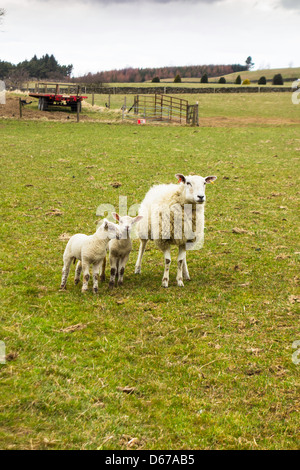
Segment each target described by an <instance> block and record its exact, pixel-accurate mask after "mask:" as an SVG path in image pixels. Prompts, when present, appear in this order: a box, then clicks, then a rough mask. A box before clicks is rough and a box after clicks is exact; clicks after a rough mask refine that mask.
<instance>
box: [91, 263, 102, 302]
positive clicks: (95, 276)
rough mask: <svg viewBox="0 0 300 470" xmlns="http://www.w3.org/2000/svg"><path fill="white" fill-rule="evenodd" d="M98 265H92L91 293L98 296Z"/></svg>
mask: <svg viewBox="0 0 300 470" xmlns="http://www.w3.org/2000/svg"><path fill="white" fill-rule="evenodd" d="M101 264H102V262H100V263H96V264H94V265H93V292H94V294H98V281H99V270H100V265H101Z"/></svg>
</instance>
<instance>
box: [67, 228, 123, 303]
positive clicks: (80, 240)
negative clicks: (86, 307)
mask: <svg viewBox="0 0 300 470" xmlns="http://www.w3.org/2000/svg"><path fill="white" fill-rule="evenodd" d="M120 236H121V233H120V230H119V227H118V225H116V224H113V223H112V222H109V221H108V220H107V219H104V220H103V222H102V224H101V225H100V227H99V228H98V229H97V230H96V232H95V233H94V234H93V235H85V234H83V233H77V234H76V235H73V236H72V237H71V238H70V240H69V241H68V243H67V246H66V249H65V252H64V255H63V261H64V266H63V270H62V279H61V286H60V288H61V289H65V288H66V284H67V279H68V276H69V272H70V266H71V264H72V261H74V263H75V261H76V259H77V260H79V261H78V263H77V266H76V270H75V284H78V282H79V281H80V274H81V271H83V285H82V292H86V291H87V290H88V282H89V279H90V269H89V268H90V265H91V264H92V265H93V292H94V293H95V294H96V293H97V292H98V279H99V269H100V266H101V265H102V264H103V260H104V259H105V257H106V250H107V246H108V243H109V241H110V240H111V239H112V238H120Z"/></svg>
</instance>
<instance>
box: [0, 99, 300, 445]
mask: <svg viewBox="0 0 300 470" xmlns="http://www.w3.org/2000/svg"><path fill="white" fill-rule="evenodd" d="M217 98H219V101H218V100H217ZM255 98H256V97H255ZM257 98H258V97H257ZM205 99H208V98H207V97H205ZM260 99H261V101H260V102H259V101H253V97H248V106H249V107H248V108H247V107H246V109H245V102H244V101H237V102H236V101H235V100H233V99H232V101H230V102H228V101H225V102H224V97H223V96H219V97H211V101H206V107H207V108H206V109H207V112H209V113H210V114H211V115H213V110H215V115H228V116H229V117H230V116H233V115H238V116H239V115H240V116H243V115H248V116H256V115H261V113H263V115H265V116H266V117H273V118H274V119H277V118H278V119H279V118H282V117H289V116H296V113H297V112H298V107H297V106H293V105H292V104H291V102H290V104H288V102H287V101H285V100H284V97H283V96H281V95H280V96H277V97H276V100H275V97H274V95H272V97H271V96H269V95H268V96H261V97H260ZM289 99H290V97H289ZM204 102H205V101H204ZM225 103H226V106H225ZM236 103H238V104H236ZM256 107H258V110H256ZM247 109H248V113H247ZM91 114H92V113H91ZM0 131H1V150H0V158H1V159H0V164H1V166H0V172H1V204H0V210H1V220H2V224H1V227H0V237H1V241H2V243H1V247H0V273H1V278H0V300H1V311H0V318H1V324H0V340H2V341H5V344H6V353H7V354H8V355H10V359H12V360H10V361H8V362H7V363H6V364H4V365H0V374H1V385H2V386H1V404H0V407H1V414H0V443H1V444H0V447H1V448H4V449H11V448H15V449H30V448H33V449H45V448H52V449H126V448H127V447H128V443H129V442H130V440H131V439H132V438H136V440H135V441H133V443H132V445H133V447H132V448H135V449H137V448H143V449H284V448H287V449H296V448H299V406H300V401H299V396H300V395H299V372H300V365H296V364H294V363H293V361H292V354H293V352H295V350H293V348H292V344H293V342H294V341H296V340H299V339H300V338H299V311H298V309H297V306H298V305H299V304H298V303H297V302H295V300H296V295H297V294H299V289H298V287H299V270H298V266H297V262H298V258H299V247H298V241H299V234H298V232H297V228H298V226H299V217H298V212H297V199H298V196H299V194H298V188H297V177H298V175H299V152H300V140H299V124H298V123H295V124H290V125H281V124H278V125H267V124H261V125H251V126H244V127H232V128H231V127H229V128H222V127H214V128H210V127H203V128H201V127H200V128H189V127H179V126H142V127H140V126H132V125H126V124H125V125H121V124H119V123H113V124H105V123H101V122H86V123H83V122H81V123H79V124H76V123H75V122H69V121H66V122H63V123H62V122H41V121H40V122H37V121H26V120H24V121H18V120H15V121H13V120H2V121H0ZM176 172H183V173H190V172H194V173H196V174H201V175H203V176H205V175H209V174H216V175H217V176H218V180H217V181H216V184H214V185H210V186H209V187H208V188H207V198H208V202H207V206H206V241H205V245H204V248H203V249H202V250H201V251H199V252H198V251H197V252H192V253H189V254H188V264H189V270H190V274H191V277H192V281H191V282H190V283H186V286H185V287H184V288H183V289H181V288H178V287H176V283H175V276H176V273H175V265H176V261H175V260H176V258H175V256H176V253H175V252H173V264H172V265H171V276H170V287H169V289H163V288H161V287H160V283H161V278H162V274H163V260H162V255H161V253H160V252H158V251H157V250H155V248H154V246H153V245H151V244H149V249H148V250H147V252H146V253H145V258H144V265H143V272H142V274H141V276H140V277H138V278H137V277H136V276H135V275H134V274H133V272H134V264H135V260H136V256H137V248H138V243H137V241H135V242H134V251H133V253H132V256H131V258H130V260H129V263H128V266H127V270H126V271H125V278H124V286H123V288H118V289H115V290H114V291H113V292H109V290H108V285H107V283H106V284H104V285H102V286H101V287H100V293H99V295H98V296H93V294H92V292H91V291H90V292H89V293H88V294H87V295H82V294H81V291H80V286H74V285H73V280H72V278H73V272H74V271H72V273H71V276H70V278H69V282H68V290H67V291H66V292H59V290H58V288H59V284H60V276H61V268H62V254H63V251H64V247H65V242H63V241H61V240H60V236H61V234H63V233H70V234H72V233H76V232H85V233H93V231H94V230H95V222H96V220H97V218H96V209H97V207H98V205H99V204H101V203H103V202H109V203H111V204H113V205H114V206H115V208H116V209H118V200H119V199H118V198H119V195H126V196H127V197H128V205H129V206H130V205H131V204H134V203H137V202H140V201H141V200H142V198H143V196H144V194H145V192H146V191H147V190H148V188H149V187H150V186H151V185H152V184H154V183H164V182H166V183H167V182H174V181H175V178H174V174H175V173H176ZM115 181H118V182H119V183H121V186H120V187H119V188H117V189H116V188H113V186H112V185H111V183H113V182H115ZM55 208H56V209H59V210H60V211H61V213H62V215H61V216H51V215H49V212H51V210H53V209H55ZM47 214H48V215H47ZM233 228H240V229H243V230H244V231H245V232H244V233H241V234H237V233H233V231H232V230H233ZM298 299H299V297H298ZM77 324H81V325H82V326H85V327H83V328H82V329H80V330H77V331H75V332H73V333H71V332H67V331H64V330H65V329H66V328H68V327H70V326H72V325H77ZM125 387H132V393H130V394H129V393H126V391H123V390H122V389H124V388H125ZM125 390H126V389H125Z"/></svg>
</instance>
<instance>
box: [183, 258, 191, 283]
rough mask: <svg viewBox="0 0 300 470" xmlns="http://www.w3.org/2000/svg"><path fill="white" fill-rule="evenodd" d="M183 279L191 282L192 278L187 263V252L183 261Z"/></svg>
mask: <svg viewBox="0 0 300 470" xmlns="http://www.w3.org/2000/svg"><path fill="white" fill-rule="evenodd" d="M182 269H183V279H185V280H186V281H190V280H191V278H190V274H189V270H188V267H187V262H186V252H185V257H184V260H183V268H182Z"/></svg>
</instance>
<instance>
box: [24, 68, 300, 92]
mask: <svg viewBox="0 0 300 470" xmlns="http://www.w3.org/2000/svg"><path fill="white" fill-rule="evenodd" d="M278 73H281V75H282V77H283V79H285V78H294V79H297V78H300V67H292V68H282V69H265V70H255V71H250V72H236V73H231V74H228V75H223V76H224V77H225V78H226V80H227V81H228V82H234V81H235V79H236V77H237V76H238V75H241V77H242V80H245V79H246V78H248V79H249V80H250V81H251V80H258V79H259V78H260V77H261V76H265V77H266V78H267V80H271V79H272V78H273V77H274V75H275V74H278ZM219 78H220V77H211V78H209V83H200V77H195V78H184V77H183V78H182V82H181V83H174V80H173V79H171V78H166V79H162V80H161V81H160V83H152V82H151V81H147V82H143V83H104V84H103V85H104V86H110V87H135V86H137V87H160V86H164V85H165V86H176V87H189V86H190V87H195V86H199V87H207V86H212V87H214V86H222V87H223V86H224V87H226V86H232V83H231V84H230V83H227V84H221V85H219V84H216V83H211V82H217V81H218V80H219ZM41 82H45V80H41ZM27 83H28V86H29V87H30V88H33V87H34V84H35V82H33V81H30V82H24V84H23V86H24V87H27ZM48 83H55V82H50V81H49V82H48ZM253 85H256V84H253ZM285 85H286V86H290V85H291V82H286V83H285ZM237 86H240V85H237Z"/></svg>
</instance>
